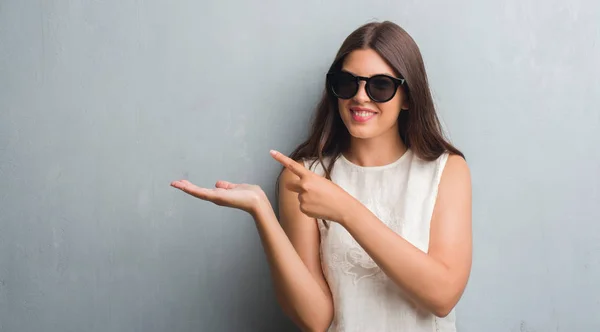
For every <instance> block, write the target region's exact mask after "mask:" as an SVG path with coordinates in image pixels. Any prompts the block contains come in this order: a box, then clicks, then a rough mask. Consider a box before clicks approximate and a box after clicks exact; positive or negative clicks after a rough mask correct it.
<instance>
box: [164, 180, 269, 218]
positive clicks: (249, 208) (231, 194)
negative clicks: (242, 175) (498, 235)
mask: <svg viewBox="0 0 600 332" xmlns="http://www.w3.org/2000/svg"><path fill="white" fill-rule="evenodd" d="M171 186H172V187H175V188H177V189H180V190H182V191H183V192H185V193H187V194H190V195H192V196H194V197H197V198H200V199H202V200H205V201H209V202H212V203H214V204H217V205H220V206H226V207H231V208H236V209H240V210H243V211H246V212H253V209H255V208H256V207H257V205H258V204H259V203H260V202H261V200H262V199H264V198H266V196H265V194H264V192H263V191H262V189H261V188H260V187H259V186H257V185H252V184H245V183H244V184H236V183H231V182H227V181H218V182H217V183H216V184H215V188H213V189H208V188H202V187H198V186H196V185H195V184H193V183H191V182H189V181H187V180H180V181H173V182H171Z"/></svg>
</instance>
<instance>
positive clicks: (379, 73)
mask: <svg viewBox="0 0 600 332" xmlns="http://www.w3.org/2000/svg"><path fill="white" fill-rule="evenodd" d="M340 70H341V71H345V72H348V73H350V74H352V75H354V76H362V75H358V74H356V73H354V72H353V71H350V70H348V69H345V68H344V67H342V68H341V69H340ZM375 75H388V76H392V77H396V74H393V73H387V72H378V73H375V74H373V75H371V76H363V77H373V76H375Z"/></svg>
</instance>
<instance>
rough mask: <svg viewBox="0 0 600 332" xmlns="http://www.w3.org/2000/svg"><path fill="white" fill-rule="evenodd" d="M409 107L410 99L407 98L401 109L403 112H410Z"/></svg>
mask: <svg viewBox="0 0 600 332" xmlns="http://www.w3.org/2000/svg"><path fill="white" fill-rule="evenodd" d="M408 105H409V102H408V98H407V99H406V100H404V101H403V102H402V105H401V106H400V109H401V110H403V111H408Z"/></svg>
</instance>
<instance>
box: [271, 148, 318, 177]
mask: <svg viewBox="0 0 600 332" xmlns="http://www.w3.org/2000/svg"><path fill="white" fill-rule="evenodd" d="M271 156H272V157H273V158H274V159H275V160H277V161H278V162H279V163H280V164H281V165H283V166H284V167H285V168H287V169H289V170H290V171H292V173H294V174H296V175H298V176H299V177H300V178H302V177H303V176H306V175H307V174H308V173H310V171H309V170H307V169H306V168H304V166H303V165H302V164H300V163H298V162H296V161H295V160H294V159H292V158H289V157H288V156H286V155H284V154H282V153H281V152H279V151H275V150H271Z"/></svg>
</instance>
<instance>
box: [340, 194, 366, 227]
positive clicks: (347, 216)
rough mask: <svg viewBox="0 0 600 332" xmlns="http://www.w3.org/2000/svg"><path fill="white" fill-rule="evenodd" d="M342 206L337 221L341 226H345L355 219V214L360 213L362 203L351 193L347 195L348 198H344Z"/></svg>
mask: <svg viewBox="0 0 600 332" xmlns="http://www.w3.org/2000/svg"><path fill="white" fill-rule="evenodd" d="M342 206H343V207H342V211H341V215H340V218H339V221H338V223H339V224H340V225H342V226H343V227H346V226H347V225H348V224H349V223H351V222H352V221H353V220H354V219H356V216H357V214H359V213H360V208H361V207H363V205H362V204H361V203H360V201H358V200H357V199H355V198H354V197H352V196H351V195H348V198H347V199H346V200H345V202H344V204H343V205H342Z"/></svg>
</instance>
